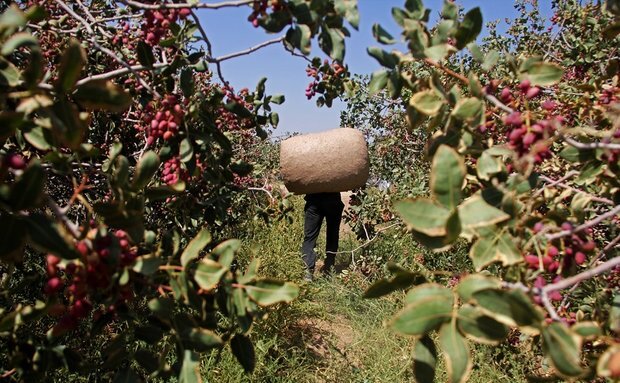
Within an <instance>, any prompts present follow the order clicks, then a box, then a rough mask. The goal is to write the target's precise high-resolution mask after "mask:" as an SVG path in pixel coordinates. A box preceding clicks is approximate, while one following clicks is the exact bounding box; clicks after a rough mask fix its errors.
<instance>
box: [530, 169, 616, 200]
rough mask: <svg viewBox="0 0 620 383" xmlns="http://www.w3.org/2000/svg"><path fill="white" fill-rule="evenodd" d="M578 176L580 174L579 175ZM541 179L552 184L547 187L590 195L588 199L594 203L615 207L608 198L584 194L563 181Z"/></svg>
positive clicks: (544, 177) (542, 177)
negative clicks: (556, 187)
mask: <svg viewBox="0 0 620 383" xmlns="http://www.w3.org/2000/svg"><path fill="white" fill-rule="evenodd" d="M577 174H579V173H577ZM540 179H541V180H543V181H545V182H549V183H550V184H549V185H546V186H545V187H551V186H558V187H561V188H563V189H567V190H572V191H573V192H575V193H585V194H588V197H589V198H590V199H591V200H592V201H596V202H601V203H604V204H607V205H613V204H614V201H612V200H610V199H608V198H605V197H599V196H595V195H591V194H589V193H586V192H584V191H583V190H579V189H577V188H575V187H572V186H570V185H567V184H565V183H563V182H561V180H555V181H554V180H553V179H551V178H549V177H547V176H540ZM537 193H538V192H537ZM534 197H536V196H535V195H534Z"/></svg>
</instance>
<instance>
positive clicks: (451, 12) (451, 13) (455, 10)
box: [441, 1, 459, 20]
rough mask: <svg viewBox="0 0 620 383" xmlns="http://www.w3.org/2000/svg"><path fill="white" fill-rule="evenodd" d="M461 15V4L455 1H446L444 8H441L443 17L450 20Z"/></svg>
mask: <svg viewBox="0 0 620 383" xmlns="http://www.w3.org/2000/svg"><path fill="white" fill-rule="evenodd" d="M458 15H459V6H458V5H456V4H455V3H452V2H449V1H444V3H443V8H442V9H441V17H443V18H445V19H450V20H456V18H457V16H458Z"/></svg>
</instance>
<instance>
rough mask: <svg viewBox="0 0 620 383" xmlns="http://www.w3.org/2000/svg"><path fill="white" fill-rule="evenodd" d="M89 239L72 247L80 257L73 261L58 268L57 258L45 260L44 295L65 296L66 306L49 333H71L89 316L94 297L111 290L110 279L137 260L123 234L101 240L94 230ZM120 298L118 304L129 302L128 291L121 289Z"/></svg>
mask: <svg viewBox="0 0 620 383" xmlns="http://www.w3.org/2000/svg"><path fill="white" fill-rule="evenodd" d="M89 237H94V238H92V239H91V240H88V239H86V240H82V241H79V242H77V243H76V244H75V248H76V250H77V252H78V253H79V255H80V257H79V258H78V259H77V260H75V261H72V262H69V263H66V264H64V265H61V260H60V258H58V257H57V256H55V255H53V254H49V255H48V256H47V275H48V280H47V283H46V285H45V288H44V291H45V293H46V294H47V295H50V296H53V295H56V294H58V293H61V292H64V295H65V297H66V299H67V300H68V302H69V307H68V310H67V308H66V307H64V306H62V307H61V310H60V314H62V313H63V312H64V315H63V316H62V318H61V319H60V321H59V322H58V323H57V324H56V326H54V328H53V329H52V333H53V334H54V335H61V334H63V333H65V332H67V331H69V330H72V329H74V328H75V327H76V326H77V325H78V322H79V320H80V319H83V318H85V317H86V316H88V314H89V313H90V312H91V310H92V308H93V304H92V302H93V301H94V300H95V299H96V296H97V295H98V294H99V293H100V292H101V291H106V290H109V289H110V288H111V287H112V283H113V280H112V277H113V275H114V274H115V273H117V271H118V270H120V269H121V268H123V267H125V266H128V265H131V264H132V263H133V262H134V261H135V259H136V256H137V253H136V249H135V248H134V247H132V246H131V244H130V242H129V237H128V235H127V233H126V232H125V231H123V230H118V231H116V232H115V233H114V234H110V233H107V234H105V235H103V236H100V235H99V234H98V232H97V229H93V230H91V234H90V235H89ZM61 270H62V273H61V272H60V271H61ZM119 295H120V297H119V299H120V300H128V299H129V298H130V297H131V291H130V290H128V289H123V290H120V291H119ZM107 309H108V311H111V310H113V309H114V305H109V306H108V308H107Z"/></svg>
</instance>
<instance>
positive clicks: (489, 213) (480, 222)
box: [458, 194, 510, 230]
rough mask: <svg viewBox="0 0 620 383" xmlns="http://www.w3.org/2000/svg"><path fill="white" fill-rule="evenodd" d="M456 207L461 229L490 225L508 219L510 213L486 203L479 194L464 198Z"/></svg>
mask: <svg viewBox="0 0 620 383" xmlns="http://www.w3.org/2000/svg"><path fill="white" fill-rule="evenodd" d="M458 209H459V218H460V219H461V227H462V228H463V230H466V229H468V230H471V229H475V228H480V227H485V226H491V225H495V224H497V223H500V222H503V221H506V220H507V219H510V215H508V214H506V213H504V212H503V211H502V210H500V209H498V208H496V207H493V206H491V205H489V204H488V203H486V202H485V200H484V199H483V198H482V196H480V194H475V195H473V196H471V197H470V198H468V199H466V200H465V201H464V202H463V203H462V204H460V205H459V207H458Z"/></svg>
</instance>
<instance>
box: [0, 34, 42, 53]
mask: <svg viewBox="0 0 620 383" xmlns="http://www.w3.org/2000/svg"><path fill="white" fill-rule="evenodd" d="M21 47H32V48H34V49H39V40H37V39H36V38H35V37H34V36H33V35H31V34H30V33H28V32H19V33H16V34H14V35H13V36H11V37H10V38H9V39H8V40H6V41H5V42H4V44H3V45H2V48H1V49H0V54H1V55H3V56H8V55H10V54H12V53H13V52H14V51H15V50H17V49H19V48H21Z"/></svg>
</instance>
